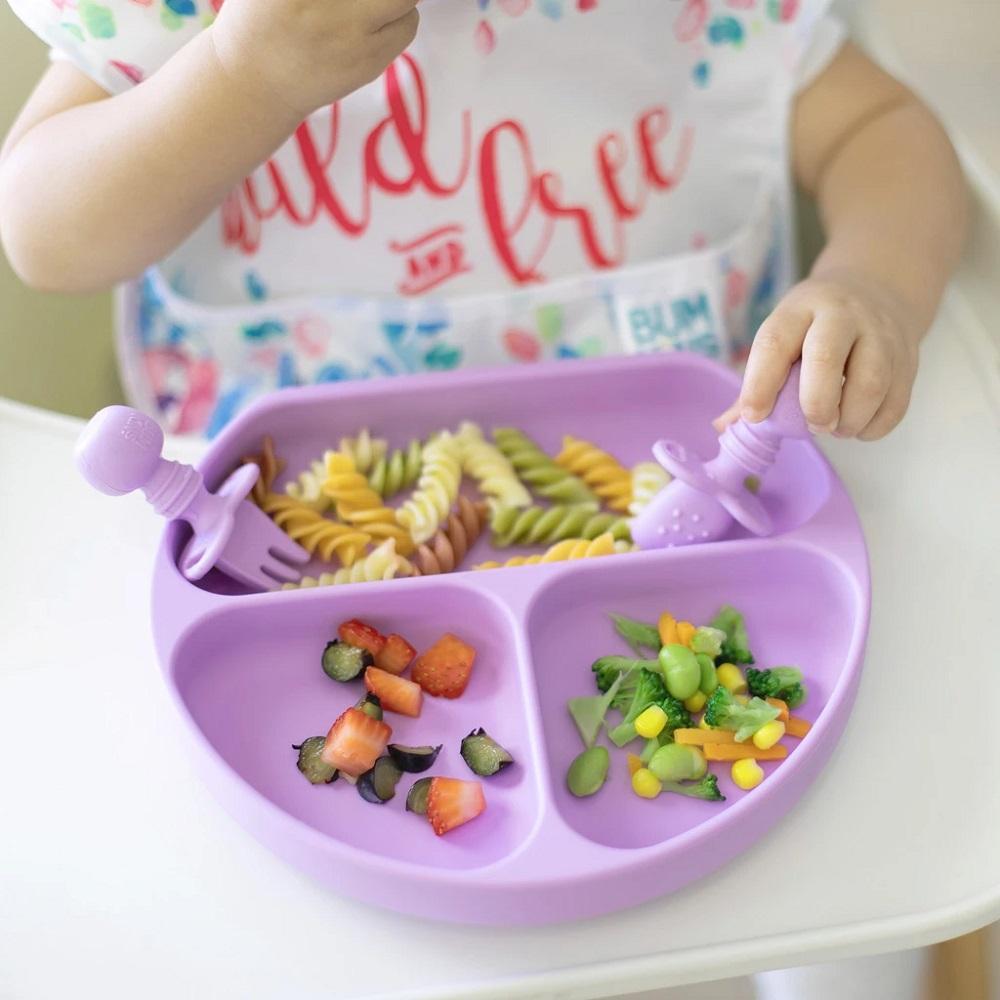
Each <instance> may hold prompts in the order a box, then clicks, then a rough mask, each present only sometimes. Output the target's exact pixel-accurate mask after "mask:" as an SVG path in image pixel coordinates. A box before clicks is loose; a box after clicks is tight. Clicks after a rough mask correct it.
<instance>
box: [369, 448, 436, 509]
mask: <svg viewBox="0 0 1000 1000" xmlns="http://www.w3.org/2000/svg"><path fill="white" fill-rule="evenodd" d="M423 453H424V449H423V445H422V444H421V443H420V442H419V441H418V440H416V439H414V440H413V441H411V442H410V443H409V444H408V445H407V446H406V447H405V448H396V449H395V450H394V451H392V452H389V453H388V454H385V455H383V456H382V457H381V458H379V460H378V461H377V462H376V463H375V464H374V465H373V466H372V468H371V469H369V470H368V485H369V486H371V488H372V489H373V490H374V491H375V492H376V493H378V494H379V495H380V496H382V497H391V496H395V495H396V494H397V493H399V491H400V490H405V489H407V488H408V487H410V486H412V485H413V484H414V483H415V482H416V481H417V479H418V478H419V477H420V468H421V464H422V461H423Z"/></svg>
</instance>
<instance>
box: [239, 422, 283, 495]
mask: <svg viewBox="0 0 1000 1000" xmlns="http://www.w3.org/2000/svg"><path fill="white" fill-rule="evenodd" d="M242 464H243V465H249V464H253V465H256V466H257V468H258V469H260V475H259V476H258V477H257V482H255V483H254V484H253V488H252V489H251V490H250V499H251V500H253V502H254V503H255V504H257V506H258V507H259V506H260V505H261V504H262V503H263V502H264V498H265V497H266V496H267V495H268V494H269V493H271V492H273V491H274V483H275V480H276V479H277V478H278V476H280V475H281V471H282V469H284V467H285V463H284V462H283V461H282V460H281V459H280V458H278V456H277V455H276V454H275V452H274V441H273V440H272V439H271V435H270V434H265V435H264V438H263V440H262V441H261V445H260V454H259V455H247V456H246V457H245V458H244V459H243V463H242Z"/></svg>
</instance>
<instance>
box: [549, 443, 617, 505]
mask: <svg viewBox="0 0 1000 1000" xmlns="http://www.w3.org/2000/svg"><path fill="white" fill-rule="evenodd" d="M555 461H556V464H557V465H559V466H561V467H562V468H564V469H566V470H567V471H569V472H572V473H573V474H574V475H577V476H579V477H580V478H581V479H582V480H583V481H584V482H585V483H586V484H587V485H588V486H589V487H590V488H591V489H592V490H593V491H594V492H595V493H596V494H597V495H598V496H599V497H601V499H602V500H604V502H605V503H606V504H607V505H608V506H609V507H610V508H611V509H612V510H621V511H626V510H628V505H629V504H630V503H631V502H632V474H631V473H630V472H629V471H628V469H626V468H625V467H624V466H623V465H621V464H620V463H619V462H618V461H617V460H616V459H614V458H612V457H611V456H610V455H609V454H608V453H607V452H606V451H602V450H601V449H600V448H598V447H597V445H594V444H591V443H590V442H589V441H584V440H583V439H582V438H575V437H572V436H570V435H568V434H567V435H566V437H564V438H563V447H562V451H561V452H559V454H558V455H556V458H555Z"/></svg>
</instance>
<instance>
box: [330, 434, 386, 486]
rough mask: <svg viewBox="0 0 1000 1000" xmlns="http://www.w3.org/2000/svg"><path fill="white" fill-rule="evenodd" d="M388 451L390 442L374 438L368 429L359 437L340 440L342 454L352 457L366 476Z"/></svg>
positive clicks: (359, 470)
mask: <svg viewBox="0 0 1000 1000" xmlns="http://www.w3.org/2000/svg"><path fill="white" fill-rule="evenodd" d="M388 450H389V445H388V442H387V441H386V440H385V439H384V438H373V437H372V436H371V433H370V432H369V430H368V428H367V427H365V428H363V429H362V430H361V432H360V433H359V434H358V436H357V437H344V438H341V439H340V449H339V451H340V453H341V454H342V455H350V457H351V458H352V459H354V467H355V468H356V469H357V470H358V472H362V473H365V474H366V475H367V474H368V473H369V472H371V470H372V469H373V468H374V467H375V465H376V463H378V462H379V461H381V460H382V459H383V458H384V457H385V454H386V452H387V451H388ZM324 459H325V456H324Z"/></svg>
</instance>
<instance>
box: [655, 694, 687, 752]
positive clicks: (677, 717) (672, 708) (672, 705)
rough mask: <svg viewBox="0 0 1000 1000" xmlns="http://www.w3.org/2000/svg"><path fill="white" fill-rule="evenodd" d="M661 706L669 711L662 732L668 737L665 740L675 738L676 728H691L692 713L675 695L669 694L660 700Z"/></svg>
mask: <svg viewBox="0 0 1000 1000" xmlns="http://www.w3.org/2000/svg"><path fill="white" fill-rule="evenodd" d="M660 708H662V709H663V711H664V712H666V713H667V724H666V725H665V726H664V727H663V732H661V733H660V736H661V737H662V736H665V737H667V739H665V740H664V742H669V741H670V740H672V739H673V738H674V730H675V729H690V728H691V713H690V712H689V711H688V710H687V709H686V708H685V707H684V702H682V701H678V700H677V699H676V698H675V697H674V696H673V695H670V694H668V695H667V696H666V698H664V699H663V700H662V701H661V702H660Z"/></svg>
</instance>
